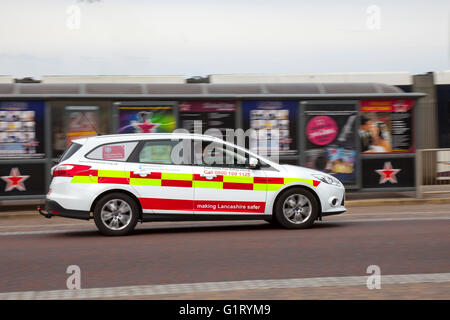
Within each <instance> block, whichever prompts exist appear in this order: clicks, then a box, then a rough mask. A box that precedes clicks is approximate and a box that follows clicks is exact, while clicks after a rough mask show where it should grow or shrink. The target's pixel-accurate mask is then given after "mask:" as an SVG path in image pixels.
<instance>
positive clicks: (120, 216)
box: [94, 193, 139, 236]
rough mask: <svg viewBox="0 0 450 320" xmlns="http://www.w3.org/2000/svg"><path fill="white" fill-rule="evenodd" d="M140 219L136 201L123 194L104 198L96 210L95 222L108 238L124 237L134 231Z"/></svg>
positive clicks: (98, 203) (113, 194)
mask: <svg viewBox="0 0 450 320" xmlns="http://www.w3.org/2000/svg"><path fill="white" fill-rule="evenodd" d="M138 217H139V207H138V205H137V204H136V201H135V200H134V199H133V198H131V197H130V196H128V195H126V194H123V193H111V194H108V195H106V196H104V197H102V198H101V199H100V200H99V201H98V202H97V204H96V205H95V208H94V221H95V225H96V226H97V228H98V230H99V231H100V232H101V233H102V234H103V235H106V236H124V235H127V234H129V233H130V232H131V231H133V229H134V227H135V226H136V223H137V222H138Z"/></svg>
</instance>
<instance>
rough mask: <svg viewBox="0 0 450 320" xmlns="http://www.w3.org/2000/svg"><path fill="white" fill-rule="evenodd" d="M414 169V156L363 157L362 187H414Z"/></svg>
mask: <svg viewBox="0 0 450 320" xmlns="http://www.w3.org/2000/svg"><path fill="white" fill-rule="evenodd" d="M414 170H415V166H414V158H380V159H378V158H374V159H363V160H362V175H363V188H399V187H414V186H415V171H414Z"/></svg>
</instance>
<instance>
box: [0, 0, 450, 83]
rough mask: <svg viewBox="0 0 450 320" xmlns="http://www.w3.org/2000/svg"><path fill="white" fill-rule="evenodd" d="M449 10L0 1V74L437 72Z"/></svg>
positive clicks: (431, 5)
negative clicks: (376, 25)
mask: <svg viewBox="0 0 450 320" xmlns="http://www.w3.org/2000/svg"><path fill="white" fill-rule="evenodd" d="M91 1H92V0H91ZM73 5H76V6H78V8H79V9H80V12H81V14H80V28H79V29H71V28H69V27H68V25H71V24H70V22H73V21H74V20H73V17H74V15H73V14H71V13H70V12H69V13H68V11H67V10H70V9H68V8H69V7H70V6H73ZM370 5H377V6H378V7H379V8H380V10H381V11H380V12H381V15H380V17H381V20H380V29H379V30H371V29H369V28H368V26H367V20H368V18H369V15H368V13H367V12H366V10H367V8H368V7H369V6H370ZM71 12H73V11H71ZM449 15H450V1H443V0H442V1H441V0H431V1H376V0H370V1H366V0H349V1H325V0H315V1H313V0H311V1H288V0H279V1H275V0H273V1H266V0H241V1H235V0H223V1H212V0H210V1H200V0H191V1H171V0H166V1H161V0H154V1H153V0H148V1H143V0H128V1H126V0H101V1H100V2H96V1H94V2H93V3H89V1H86V0H85V1H77V0H67V1H66V0H39V1H38V0H30V1H24V0H1V1H0V74H6V75H13V76H18V77H22V76H35V77H36V76H37V77H38V76H40V75H77V74H92V75H97V74H104V75H113V74H135V75H152V74H181V75H186V76H193V75H208V74H217V73H303V72H318V73H319V72H370V71H409V72H412V73H422V72H426V71H438V70H445V69H450V66H449V63H450V53H449V40H450V36H449V28H450V24H449ZM71 19H72V20H71ZM72 26H73V24H72Z"/></svg>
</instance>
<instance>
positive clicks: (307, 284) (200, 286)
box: [0, 273, 450, 300]
mask: <svg viewBox="0 0 450 320" xmlns="http://www.w3.org/2000/svg"><path fill="white" fill-rule="evenodd" d="M366 281H367V276H350V277H323V278H294V279H270V280H243V281H223V282H201V283H179V284H163V285H141V286H126V287H109V288H89V289H79V290H51V291H21V292H4V293H0V300H54V299H98V298H115V297H132V296H152V295H164V294H180V293H199V292H214V291H238V290H265V289H287V288H289V289H292V288H314V287H347V286H366ZM426 282H431V283H443V282H450V273H424V274H401V275H382V276H381V286H383V285H385V284H390V285H392V284H411V283H426Z"/></svg>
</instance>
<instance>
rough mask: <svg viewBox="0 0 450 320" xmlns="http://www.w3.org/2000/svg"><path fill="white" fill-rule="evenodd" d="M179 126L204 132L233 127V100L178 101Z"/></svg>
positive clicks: (234, 110)
mask: <svg viewBox="0 0 450 320" xmlns="http://www.w3.org/2000/svg"><path fill="white" fill-rule="evenodd" d="M178 106H179V111H180V126H181V128H184V129H186V130H188V131H189V132H195V133H205V131H206V130H208V129H219V130H220V131H221V132H222V134H223V138H224V139H225V134H224V133H225V129H235V128H236V127H235V124H236V121H235V113H236V102H235V101H183V102H180V103H179V105H178Z"/></svg>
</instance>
